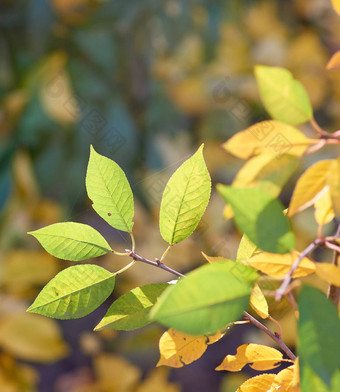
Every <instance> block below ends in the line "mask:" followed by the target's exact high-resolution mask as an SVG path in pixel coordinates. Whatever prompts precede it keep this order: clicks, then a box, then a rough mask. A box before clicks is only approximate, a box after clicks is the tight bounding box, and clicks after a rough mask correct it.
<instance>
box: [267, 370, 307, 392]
mask: <svg viewBox="0 0 340 392" xmlns="http://www.w3.org/2000/svg"><path fill="white" fill-rule="evenodd" d="M294 372H295V365H292V366H289V367H287V368H286V369H283V370H281V371H280V372H279V373H278V374H277V375H276V376H275V378H274V380H273V383H272V385H271V388H270V390H269V391H268V392H276V391H280V392H300V388H299V385H298V384H297V383H296V382H295V380H294Z"/></svg>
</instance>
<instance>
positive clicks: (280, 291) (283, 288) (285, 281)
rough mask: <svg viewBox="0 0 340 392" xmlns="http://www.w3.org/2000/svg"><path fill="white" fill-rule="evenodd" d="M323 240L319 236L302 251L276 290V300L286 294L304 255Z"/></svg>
mask: <svg viewBox="0 0 340 392" xmlns="http://www.w3.org/2000/svg"><path fill="white" fill-rule="evenodd" d="M323 241H324V239H323V238H317V239H316V240H314V241H313V242H312V243H311V244H309V245H308V246H307V248H306V249H304V250H303V251H302V252H301V253H300V255H299V257H298V258H297V259H296V260H295V261H294V263H293V264H292V266H291V268H290V270H289V272H288V273H287V274H286V276H285V278H284V279H283V282H282V283H281V286H280V287H279V288H278V289H277V290H276V294H275V299H276V301H280V300H281V299H282V297H283V296H284V294H285V293H286V290H287V288H288V286H289V283H290V281H291V280H292V276H293V275H294V272H295V270H296V269H297V267H298V266H299V264H300V262H301V260H302V259H303V258H304V257H306V256H308V255H309V253H311V252H312V251H313V250H314V249H316V248H317V247H319V246H320V245H321V244H322V243H323Z"/></svg>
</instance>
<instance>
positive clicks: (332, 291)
mask: <svg viewBox="0 0 340 392" xmlns="http://www.w3.org/2000/svg"><path fill="white" fill-rule="evenodd" d="M339 235H340V223H339V224H338V228H337V230H336V233H335V237H339ZM339 256H340V254H339V251H336V250H334V252H333V258H332V264H333V265H336V266H338V265H339ZM327 297H328V298H329V299H330V300H332V302H333V303H334V304H335V306H336V307H338V305H339V300H340V287H337V286H334V285H332V284H330V285H329V287H328V291H327Z"/></svg>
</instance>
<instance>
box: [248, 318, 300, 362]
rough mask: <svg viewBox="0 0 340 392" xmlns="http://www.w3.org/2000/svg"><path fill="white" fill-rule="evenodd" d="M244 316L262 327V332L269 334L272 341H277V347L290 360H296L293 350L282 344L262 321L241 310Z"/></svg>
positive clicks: (276, 335) (278, 337)
mask: <svg viewBox="0 0 340 392" xmlns="http://www.w3.org/2000/svg"><path fill="white" fill-rule="evenodd" d="M243 314H244V317H245V318H246V320H249V321H250V322H251V323H252V324H254V325H255V326H256V327H258V328H260V329H262V331H263V332H265V333H266V334H267V335H268V336H270V337H271V338H272V339H273V340H274V342H276V343H277V345H278V346H279V347H281V348H282V350H283V351H284V352H285V353H286V354H287V355H288V357H289V358H290V359H291V360H292V361H295V360H296V356H295V355H294V354H293V352H292V351H291V350H290V349H289V348H288V347H287V346H286V345H285V344H284V342H283V341H282V339H281V338H280V336H279V335H278V334H273V333H272V332H271V331H270V330H269V329H268V328H267V327H266V326H264V325H263V324H262V323H260V322H259V321H258V320H256V318H255V317H253V316H251V315H250V314H249V313H248V312H243Z"/></svg>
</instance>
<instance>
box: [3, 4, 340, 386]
mask: <svg viewBox="0 0 340 392" xmlns="http://www.w3.org/2000/svg"><path fill="white" fill-rule="evenodd" d="M339 49H340V23H339V16H338V15H337V14H336V13H335V12H334V11H333V10H332V7H331V4H330V2H329V1H328V0H283V1H277V0H271V1H250V0H238V1H231V0H229V1H228V0H224V1H222V0H218V1H212V0H210V1H209V0H200V1H193V0H163V1H157V0H144V1H137V0H130V1H122V0H97V1H95V0H53V1H48V0H34V1H33V0H31V1H27V0H26V1H24V0H2V1H1V2H0V94H1V96H0V162H1V164H0V230H1V237H0V245H1V251H0V390H1V391H2V392H26V391H27V392H28V391H39V392H50V391H53V392H87V391H89V392H90V391H91V392H110V391H113V392H149V391H150V392H152V391H165V392H177V391H183V392H191V391H195V392H200V391H202V392H203V391H204V392H206V391H218V392H231V391H234V390H235V389H236V387H237V386H238V385H239V384H240V383H241V382H242V380H243V379H244V377H246V376H245V375H242V374H236V375H226V374H223V373H221V372H215V371H214V368H215V367H216V366H217V365H218V364H219V363H220V362H221V361H222V359H223V358H224V356H225V355H226V354H228V353H233V352H234V351H235V348H236V347H237V346H238V345H239V344H241V343H244V342H248V341H249V340H251V339H252V341H254V342H255V341H256V342H264V343H266V342H267V340H266V338H265V337H263V336H262V335H260V334H259V333H258V331H256V330H254V329H252V328H251V327H247V326H240V327H238V328H237V329H236V328H234V330H233V331H232V332H231V333H229V334H227V336H226V337H225V338H223V339H222V340H221V341H220V342H219V343H217V344H215V345H214V346H212V347H210V348H209V349H208V351H207V352H206V353H205V354H204V356H203V357H202V358H201V359H200V360H199V361H197V362H195V363H193V364H192V365H189V366H186V367H184V368H181V369H175V370H170V369H166V368H157V369H155V365H156V363H157V361H158V358H159V353H158V340H159V337H160V336H161V334H162V333H163V332H164V329H163V328H162V327H161V326H157V325H153V326H149V327H146V328H144V329H142V330H139V331H136V332H131V333H127V332H123V333H118V332H115V331H104V332H92V330H93V328H94V327H95V325H96V324H97V323H98V322H99V320H100V319H101V318H102V317H103V315H104V314H105V311H106V310H107V308H108V306H109V305H110V303H111V302H112V301H113V300H114V299H115V298H117V297H118V296H119V295H121V294H122V293H124V292H126V291H128V290H130V289H132V288H133V287H136V286H137V285H140V284H145V283H149V282H159V281H168V280H170V279H172V276H169V275H168V274H167V273H165V272H163V271H160V270H157V269H155V268H152V267H149V266H147V265H136V266H134V267H133V268H132V269H130V270H129V271H128V272H126V273H125V274H123V275H121V276H120V277H119V279H117V284H116V288H115V291H114V293H113V295H112V296H111V297H110V298H109V300H108V301H106V303H105V304H104V305H103V306H102V307H100V309H99V310H97V311H96V312H94V313H93V314H91V315H89V316H87V317H86V318H84V319H80V320H70V321H62V322H58V321H56V320H52V319H47V318H44V317H40V316H36V315H32V314H27V313H25V310H26V309H27V307H28V306H29V305H30V304H31V303H32V301H33V300H34V298H35V297H36V295H37V294H38V292H39V291H40V289H41V288H42V287H43V286H44V284H46V283H47V282H48V281H49V280H50V279H51V278H52V277H53V276H54V275H55V274H56V273H57V272H58V271H60V270H61V269H63V268H65V267H67V266H69V265H70V263H69V262H65V261H62V260H57V259H54V258H53V257H51V256H49V255H48V254H47V253H46V252H45V251H44V250H43V249H42V248H41V246H40V245H39V244H38V243H37V241H36V240H35V239H34V238H31V237H30V236H28V235H27V234H26V233H27V231H31V230H35V229H37V228H40V227H43V226H46V225H48V224H52V223H55V222H59V221H77V222H83V223H87V224H91V225H92V226H94V227H95V228H97V229H98V230H99V231H100V232H101V233H102V234H103V235H104V236H105V237H106V238H107V239H108V240H109V242H110V243H111V244H112V246H113V247H114V248H115V249H117V250H123V249H125V248H126V247H130V243H129V238H127V237H126V236H125V235H124V234H123V233H120V232H117V231H116V230H114V229H112V228H110V227H109V226H108V225H107V224H106V222H104V221H103V220H101V219H100V218H99V217H98V216H96V214H95V212H94V211H93V210H92V209H91V204H90V202H89V200H88V198H87V196H86V189H85V173H86V166H87V161H88V157H89V148H90V144H93V146H94V147H95V149H96V150H97V151H98V152H99V153H101V154H102V155H106V156H108V157H109V158H112V159H114V160H115V161H116V162H117V163H118V164H119V165H120V166H121V167H122V168H123V169H124V171H125V172H126V174H127V176H128V178H129V181H130V183H131V186H132V189H133V192H134V195H135V210H136V214H135V227H134V231H135V236H136V240H137V250H138V253H139V254H141V255H143V256H145V257H148V258H151V259H154V258H155V257H159V256H160V255H161V254H162V252H163V251H164V250H165V248H166V244H165V243H164V241H163V240H162V238H161V236H160V234H159V231H158V226H157V220H158V209H159V204H160V200H161V196H162V191H163V189H164V187H165V184H166V182H167V180H168V178H169V177H170V175H171V174H172V172H173V171H174V170H175V169H176V168H177V167H178V166H179V165H180V164H181V163H182V162H183V161H184V160H185V159H186V158H188V157H189V156H190V154H192V153H193V152H194V151H195V150H196V149H197V147H198V146H199V145H200V144H201V143H203V142H204V143H205V150H204V151H205V158H206V162H207V165H208V168H209V171H210V173H211V176H212V178H213V181H214V182H223V183H228V184H229V183H231V181H232V179H233V177H234V176H235V173H236V172H237V170H238V169H239V168H240V167H241V165H242V162H241V161H240V160H237V159H235V158H233V157H232V156H231V155H228V154H227V153H226V152H224V151H223V150H222V149H221V147H220V146H221V144H222V143H223V142H224V141H226V140H227V139H228V138H229V137H231V136H232V135H233V134H234V133H235V132H237V131H240V130H243V129H245V128H246V127H247V126H249V125H250V124H252V123H254V122H256V121H260V120H263V119H266V118H268V115H267V114H266V112H265V111H264V109H263V106H262V105H261V102H260V99H259V95H258V91H257V88H256V83H255V79H254V75H253V66H254V65H255V64H259V63H261V64H267V65H278V66H284V67H287V68H289V70H291V71H292V72H293V74H294V76H295V77H296V78H297V79H299V80H300V81H301V82H302V83H303V85H304V86H305V87H306V89H307V91H308V93H309V95H310V98H311V101H312V104H313V107H314V109H315V117H316V118H317V120H318V121H319V123H320V124H321V125H322V126H324V127H325V128H326V129H328V130H332V129H333V130H336V129H339V126H340V125H339V124H340V88H339V87H340V86H339V82H340V72H339V71H334V72H326V71H325V66H326V64H327V61H328V59H329V58H330V56H331V54H332V53H334V52H335V51H336V50H339ZM305 131H306V132H307V133H308V132H311V130H310V129H309V128H308V126H306V127H305ZM325 155H327V150H326V151H322V152H320V153H319V154H318V155H317V157H315V156H313V157H312V158H309V157H308V158H307V159H305V160H304V161H303V163H302V165H301V167H300V168H299V170H298V172H297V173H296V176H293V179H292V180H291V181H290V183H289V184H288V185H287V186H285V188H284V190H283V193H282V197H281V199H282V201H283V202H284V203H285V204H287V202H288V200H289V197H290V195H291V191H292V187H293V185H294V179H296V178H297V175H298V174H299V173H301V172H302V170H304V168H305V167H307V165H308V164H310V163H311V160H312V159H313V160H315V159H316V158H320V157H324V156H325ZM223 207H224V203H223V201H222V199H221V198H220V197H219V196H218V195H217V194H216V193H215V192H213V194H212V199H211V202H210V205H209V207H208V210H207V212H206V214H205V215H204V218H203V220H202V222H201V224H200V226H199V227H198V230H197V231H196V233H195V234H194V235H192V236H191V237H190V238H189V239H188V240H186V241H184V242H183V243H181V244H179V245H176V246H175V247H174V248H173V250H172V251H171V252H170V254H169V256H168V257H167V263H168V264H169V265H170V266H171V267H173V268H175V269H178V270H181V271H182V272H186V271H189V270H191V269H193V268H195V267H197V266H199V265H201V264H202V263H204V259H203V257H202V255H201V253H200V251H201V250H203V251H204V252H205V253H207V254H210V255H222V256H225V257H229V258H233V257H234V256H235V254H236V250H237V246H238V242H239V239H240V234H239V233H238V232H237V231H236V230H235V228H234V225H233V222H232V221H225V220H224V219H223V218H222V211H223ZM293 223H294V228H295V231H296V232H297V233H298V235H299V242H298V248H299V247H300V246H301V247H302V246H303V245H304V244H307V243H308V241H310V240H311V239H313V238H314V237H315V232H316V223H315V220H314V217H313V212H312V211H307V212H306V213H304V214H301V215H300V216H298V217H297V218H295V219H294V222H293ZM94 262H96V263H99V264H100V265H102V266H104V267H106V268H108V269H109V270H111V271H116V270H118V269H119V268H121V267H122V266H124V265H125V264H126V263H127V260H125V259H123V258H119V257H117V256H113V255H109V256H104V257H101V258H99V259H96V260H95V261H94ZM281 322H282V326H283V327H284V330H285V335H284V339H285V340H286V342H287V343H288V344H290V345H291V346H292V347H294V344H295V332H294V328H293V325H294V324H293V323H292V319H291V314H285V316H284V317H282V319H281ZM285 326H286V328H285Z"/></svg>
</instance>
